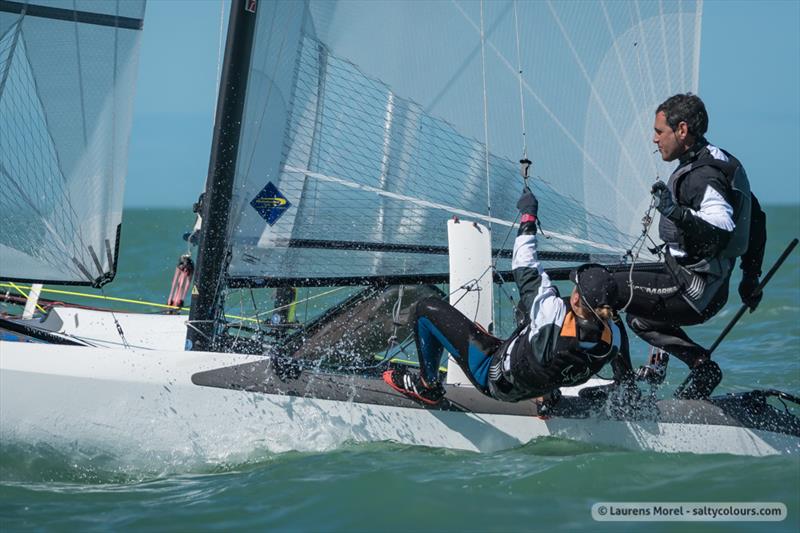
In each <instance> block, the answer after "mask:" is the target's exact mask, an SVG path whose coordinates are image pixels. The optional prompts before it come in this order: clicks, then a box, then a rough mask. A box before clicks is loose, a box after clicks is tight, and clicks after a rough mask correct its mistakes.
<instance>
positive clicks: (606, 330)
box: [414, 223, 632, 401]
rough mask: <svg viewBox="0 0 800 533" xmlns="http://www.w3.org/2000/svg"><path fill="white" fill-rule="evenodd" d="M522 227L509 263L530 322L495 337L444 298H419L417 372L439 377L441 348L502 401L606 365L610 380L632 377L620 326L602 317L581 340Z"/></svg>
mask: <svg viewBox="0 0 800 533" xmlns="http://www.w3.org/2000/svg"><path fill="white" fill-rule="evenodd" d="M531 224H532V223H531ZM525 226H526V225H525V224H523V227H522V228H521V233H522V234H520V235H519V236H518V237H517V239H516V241H515V243H514V256H513V259H512V266H513V271H514V278H515V280H516V282H517V286H518V287H519V290H520V295H521V306H522V307H524V308H525V309H526V310H527V311H528V314H529V317H530V322H528V323H526V324H525V325H523V326H520V327H519V328H518V330H517V331H516V332H515V333H514V335H512V337H510V338H509V339H507V340H501V339H498V338H497V337H494V336H492V335H490V334H489V333H487V332H485V331H483V330H482V329H481V328H479V327H478V326H476V325H475V324H474V323H473V322H472V321H470V320H469V319H468V318H467V317H465V316H464V315H463V314H462V313H461V312H459V311H458V310H457V309H455V308H454V307H452V306H451V305H449V304H447V303H446V302H443V301H441V300H438V299H433V298H427V299H424V300H421V301H420V302H419V303H418V304H417V310H416V317H415V326H414V333H415V340H416V343H417V353H418V354H419V358H420V365H421V371H422V377H423V378H424V380H425V381H426V383H428V384H429V385H432V384H435V383H437V382H438V379H439V364H440V361H441V357H442V354H443V349H446V350H447V351H448V352H450V353H451V354H452V355H453V357H454V359H455V360H456V361H457V362H458V364H459V366H460V367H461V368H462V369H463V370H464V373H465V374H466V375H467V377H468V378H469V380H470V381H471V382H472V384H473V385H474V386H475V387H476V388H477V389H478V390H480V391H481V392H483V393H484V394H487V395H489V396H492V397H494V398H497V399H500V400H506V401H517V400H522V399H526V398H533V397H537V396H542V395H544V394H547V393H549V392H551V391H553V390H554V389H556V388H558V387H562V386H574V385H579V384H581V383H585V382H586V381H587V380H588V379H589V378H590V377H591V376H592V375H594V374H595V373H596V372H597V371H599V370H600V368H601V367H603V366H604V365H605V364H606V363H608V362H611V363H612V367H613V369H614V375H615V378H617V379H619V380H623V379H629V378H630V377H632V370H631V364H630V357H629V354H628V343H627V337H626V336H625V328H624V326H623V325H622V324H621V323H620V324H617V323H613V322H611V321H609V323H608V324H605V325H603V327H602V334H601V335H598V337H597V338H596V339H593V340H591V341H590V340H585V339H582V338H581V333H580V331H579V330H580V328H579V327H577V326H576V320H575V317H574V316H573V313H572V311H571V309H570V308H569V304H568V302H566V301H565V300H564V299H563V298H561V297H560V296H559V294H558V291H557V289H556V287H555V286H553V285H552V284H551V282H550V279H549V277H548V276H547V274H546V273H545V272H544V270H543V269H542V268H541V266H540V264H539V261H538V259H537V257H536V236H535V234H533V231H530V233H525V229H526V228H525ZM530 229H532V228H530ZM618 356H619V357H618Z"/></svg>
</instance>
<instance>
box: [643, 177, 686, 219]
mask: <svg viewBox="0 0 800 533" xmlns="http://www.w3.org/2000/svg"><path fill="white" fill-rule="evenodd" d="M650 194H652V195H653V196H655V198H656V209H658V212H659V213H661V214H662V215H663V216H665V217H667V218H669V219H672V220H674V219H677V218H680V216H679V215H680V210H679V209H678V204H677V203H675V198H674V197H673V196H672V191H670V190H669V187H667V184H666V183H664V182H663V181H657V182H655V183H654V184H653V187H652V188H651V189H650Z"/></svg>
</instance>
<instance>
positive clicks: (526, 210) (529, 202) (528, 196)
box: [517, 187, 539, 217]
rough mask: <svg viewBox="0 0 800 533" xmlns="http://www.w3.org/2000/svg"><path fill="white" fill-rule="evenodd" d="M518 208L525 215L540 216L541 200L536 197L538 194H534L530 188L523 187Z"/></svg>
mask: <svg viewBox="0 0 800 533" xmlns="http://www.w3.org/2000/svg"><path fill="white" fill-rule="evenodd" d="M517 209H519V211H520V213H522V214H523V215H533V216H535V217H538V216H539V200H537V199H536V196H534V195H533V192H532V191H531V190H530V189H529V188H527V187H524V188H523V189H522V196H520V197H519V200H517Z"/></svg>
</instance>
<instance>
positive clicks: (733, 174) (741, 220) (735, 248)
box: [658, 150, 752, 259]
mask: <svg viewBox="0 0 800 533" xmlns="http://www.w3.org/2000/svg"><path fill="white" fill-rule="evenodd" d="M721 151H722V153H724V154H725V155H726V156H727V157H728V161H723V160H721V159H716V158H714V157H712V156H710V155H709V156H708V157H703V158H700V159H697V160H695V161H693V162H692V163H689V164H687V165H684V166H682V167H680V168H679V169H677V170H676V171H675V172H673V173H672V175H671V176H670V177H669V181H668V182H667V186H668V187H669V189H670V191H671V192H672V196H673V197H674V198H675V199H676V200H677V202H678V204H679V205H682V206H684V207H691V206H687V205H686V203H684V202H683V201H682V200H681V195H680V185H681V182H682V181H683V179H684V178H685V177H686V175H687V174H689V173H690V172H692V171H693V170H696V169H698V168H701V167H705V166H709V167H712V168H715V169H717V170H719V171H720V172H721V173H722V174H723V176H724V177H725V181H726V182H727V185H728V189H729V191H730V194H728V195H727V197H726V201H728V202H729V203H730V204H731V207H732V208H733V223H734V225H735V226H734V229H733V232H732V233H731V236H730V237H729V239H728V242H727V244H726V245H725V247H724V248H723V249H722V251H721V252H719V253H718V254H717V257H718V258H720V259H731V258H736V257H739V256H741V255H743V254H744V253H745V252H746V251H747V246H748V242H749V238H750V219H751V212H750V211H751V203H752V199H751V193H750V182H749V180H748V179H747V173H746V172H745V170H744V167H743V166H742V164H741V163H740V162H739V160H738V159H736V158H735V157H734V156H733V155H731V154H730V153H728V152H726V151H725V150H721ZM658 233H659V236H660V237H661V240H663V241H664V242H666V243H667V244H672V245H677V246H678V247H682V246H683V243H684V242H686V240H687V239H686V238H685V237H684V235H683V232H682V231H681V229H680V228H678V226H677V225H676V224H675V223H674V222H673V221H671V220H670V219H668V218H667V217H663V216H662V217H661V220H660V222H659V225H658ZM686 251H687V252H690V253H691V250H686ZM707 259H711V258H707Z"/></svg>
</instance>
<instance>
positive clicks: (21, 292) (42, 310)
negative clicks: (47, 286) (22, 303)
mask: <svg viewBox="0 0 800 533" xmlns="http://www.w3.org/2000/svg"><path fill="white" fill-rule="evenodd" d="M3 285H6V284H5V283H4V284H3ZM10 286H11V288H13V289H14V290H16V291H17V292H18V293H20V294H21V295H22V296H24V297H25V299H26V300H27V299H28V295H27V294H26V293H24V292H23V291H22V289H20V288H19V287H17V286H16V285H15V284H14V283H11V284H10ZM26 288H27V289H30V288H31V287H26ZM40 290H44V289H43V288H42V289H40ZM36 308H37V309H38V310H39V311H41V312H42V313H46V312H47V311H45V310H44V309H43V308H42V306H41V305H39V304H38V303H37V304H36Z"/></svg>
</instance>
